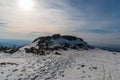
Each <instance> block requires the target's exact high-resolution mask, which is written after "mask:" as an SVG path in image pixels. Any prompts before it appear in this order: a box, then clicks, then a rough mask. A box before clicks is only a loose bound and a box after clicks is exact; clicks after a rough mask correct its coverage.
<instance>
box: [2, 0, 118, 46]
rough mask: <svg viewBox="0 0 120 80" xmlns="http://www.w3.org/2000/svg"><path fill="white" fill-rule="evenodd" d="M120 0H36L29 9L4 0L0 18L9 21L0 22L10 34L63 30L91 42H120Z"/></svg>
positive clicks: (44, 32)
mask: <svg viewBox="0 0 120 80" xmlns="http://www.w3.org/2000/svg"><path fill="white" fill-rule="evenodd" d="M119 3H120V1H119V0H116V1H115V0H99V1H98V0H90V1H89V0H33V4H34V6H33V8H31V10H29V11H25V10H22V9H21V8H20V6H19V5H18V4H19V1H18V0H12V1H10V0H1V1H0V20H4V22H7V23H4V22H1V21H0V22H1V23H0V26H7V27H4V30H5V31H6V32H5V34H7V33H8V35H7V37H8V36H10V35H11V34H14V36H15V37H16V36H18V35H19V36H21V35H23V34H24V35H26V36H27V37H26V36H24V38H29V39H33V38H35V37H37V36H38V37H39V36H40V35H50V34H52V33H61V34H71V35H75V36H76V35H77V36H78V37H83V38H85V39H86V40H87V41H89V42H90V43H95V42H96V44H97V43H105V42H106V43H112V42H113V43H114V42H115V44H117V43H118V44H120V39H119V32H120V10H119V9H120V5H119ZM10 33H11V34H10ZM15 34H16V35H15ZM103 34H104V35H103ZM30 35H31V36H30ZM1 36H2V35H1ZM10 37H12V36H10ZM17 38H18V37H17ZM116 38H117V40H116ZM102 41H105V42H102Z"/></svg>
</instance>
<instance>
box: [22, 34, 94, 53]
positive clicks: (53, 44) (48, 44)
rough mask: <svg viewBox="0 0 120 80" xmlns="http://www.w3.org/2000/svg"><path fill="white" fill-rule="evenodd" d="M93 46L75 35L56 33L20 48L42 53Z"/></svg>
mask: <svg viewBox="0 0 120 80" xmlns="http://www.w3.org/2000/svg"><path fill="white" fill-rule="evenodd" d="M91 48H93V47H92V46H90V45H88V44H87V42H85V41H84V40H83V39H82V38H77V37H75V36H69V35H63V36H61V35H60V34H55V35H53V36H46V37H39V38H37V39H35V40H34V41H33V42H32V43H31V44H30V45H27V46H25V47H23V48H21V49H20V50H22V51H24V52H26V53H41V52H45V51H53V50H60V49H62V50H67V49H77V50H80V49H84V50H88V49H91Z"/></svg>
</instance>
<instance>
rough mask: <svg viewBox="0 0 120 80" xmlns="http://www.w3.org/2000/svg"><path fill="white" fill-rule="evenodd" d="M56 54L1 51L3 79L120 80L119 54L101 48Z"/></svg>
mask: <svg viewBox="0 0 120 80" xmlns="http://www.w3.org/2000/svg"><path fill="white" fill-rule="evenodd" d="M54 52H56V51H54ZM54 52H51V53H52V54H49V55H45V56H40V55H34V54H32V53H24V52H22V51H18V52H16V53H14V54H7V53H2V52H0V80H120V53H117V52H109V51H105V50H101V49H94V50H83V51H78V50H72V49H70V50H67V51H63V50H61V51H57V52H59V53H60V54H62V55H55V54H54Z"/></svg>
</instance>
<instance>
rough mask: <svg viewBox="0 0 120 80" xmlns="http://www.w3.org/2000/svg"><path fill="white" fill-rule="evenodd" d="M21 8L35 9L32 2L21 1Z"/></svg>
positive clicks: (30, 0) (29, 0) (28, 0)
mask: <svg viewBox="0 0 120 80" xmlns="http://www.w3.org/2000/svg"><path fill="white" fill-rule="evenodd" d="M19 3H20V7H21V8H22V9H24V10H31V9H32V7H33V2H32V0H20V2H19Z"/></svg>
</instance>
